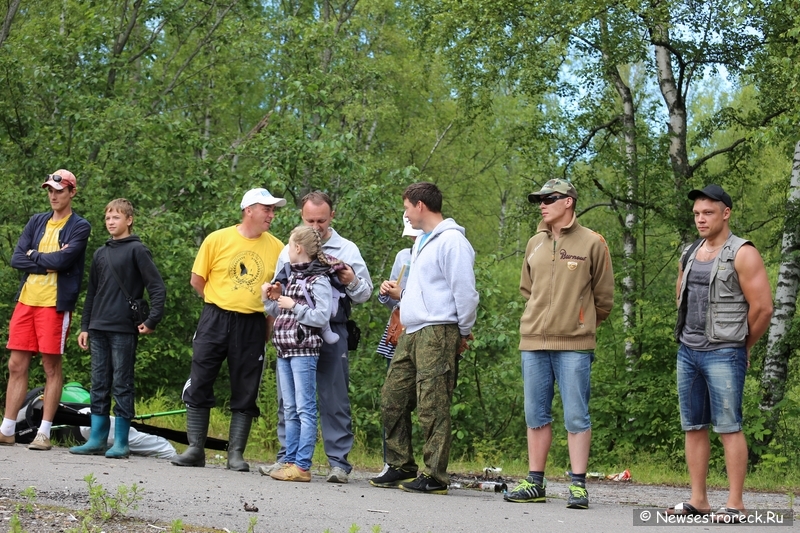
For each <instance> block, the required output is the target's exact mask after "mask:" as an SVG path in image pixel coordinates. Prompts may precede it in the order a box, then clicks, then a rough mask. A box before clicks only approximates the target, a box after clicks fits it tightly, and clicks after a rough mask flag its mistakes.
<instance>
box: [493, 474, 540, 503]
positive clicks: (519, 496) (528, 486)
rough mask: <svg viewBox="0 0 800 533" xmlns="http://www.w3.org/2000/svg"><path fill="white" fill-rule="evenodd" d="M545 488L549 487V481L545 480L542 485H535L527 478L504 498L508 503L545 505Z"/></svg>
mask: <svg viewBox="0 0 800 533" xmlns="http://www.w3.org/2000/svg"><path fill="white" fill-rule="evenodd" d="M545 487H547V480H546V479H545V480H543V481H542V484H541V485H538V484H536V483H533V482H532V481H531V480H530V478H525V479H523V480H522V481H520V482H519V485H517V486H516V487H514V488H513V489H511V492H509V493H508V494H506V495H505V496H503V499H504V500H505V501H507V502H515V503H544V502H546V501H547V500H546V498H545V491H546V489H545Z"/></svg>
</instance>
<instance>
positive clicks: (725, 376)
mask: <svg viewBox="0 0 800 533" xmlns="http://www.w3.org/2000/svg"><path fill="white" fill-rule="evenodd" d="M746 372H747V350H746V349H745V348H744V347H741V348H722V349H720V350H712V351H705V352H701V351H697V350H692V349H691V348H688V347H686V346H685V345H683V344H681V345H680V348H678V399H679V400H680V405H681V428H682V429H683V430H684V431H694V430H698V429H704V428H707V427H708V426H710V425H712V424H713V426H714V431H716V432H717V433H736V432H737V431H741V429H742V398H743V394H744V376H745V373H746Z"/></svg>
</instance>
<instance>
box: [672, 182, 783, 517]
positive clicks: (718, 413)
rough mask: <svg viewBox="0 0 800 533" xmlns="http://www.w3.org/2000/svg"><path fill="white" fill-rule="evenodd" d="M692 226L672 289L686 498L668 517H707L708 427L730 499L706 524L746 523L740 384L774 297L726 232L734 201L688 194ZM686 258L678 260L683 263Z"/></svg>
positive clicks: (749, 251) (716, 189)
mask: <svg viewBox="0 0 800 533" xmlns="http://www.w3.org/2000/svg"><path fill="white" fill-rule="evenodd" d="M689 199H690V200H694V208H693V212H694V222H695V226H697V231H698V233H699V234H700V237H701V239H700V240H698V241H696V242H695V244H693V245H692V246H690V247H688V248H687V250H686V251H685V252H684V254H683V255H682V257H681V262H680V266H679V275H678V282H677V298H678V323H677V326H676V328H675V338H676V340H677V341H678V343H679V345H680V348H679V349H678V398H679V399H680V412H681V427H682V428H683V431H684V432H685V433H686V440H685V449H686V464H687V466H688V467H689V479H690V482H691V485H692V496H691V498H690V499H689V500H688V501H686V502H681V503H679V504H677V505H676V506H675V507H672V508H670V509H669V510H668V511H667V513H668V514H685V515H694V514H708V513H709V512H711V504H710V503H709V501H708V494H707V491H706V476H707V474H708V462H709V456H710V453H711V452H710V446H711V445H710V442H709V436H708V428H709V426H713V428H714V431H716V432H717V433H718V434H719V436H720V440H721V441H722V446H723V448H724V449H725V468H726V470H727V473H728V483H729V490H728V500H727V502H726V503H725V505H724V506H723V507H721V508H720V509H719V510H717V511H714V513H713V516H712V519H717V520H720V521H725V522H735V521H737V520H741V519H742V518H744V514H743V511H744V502H743V501H742V491H743V488H744V478H745V474H746V472H747V442H746V441H745V438H744V433H742V396H743V389H744V378H745V372H746V371H747V368H748V367H749V366H750V348H751V347H752V346H753V345H754V344H755V343H756V342H757V341H758V339H759V338H761V336H762V335H763V334H764V333H765V332H766V331H767V328H768V327H769V321H770V317H771V316H772V296H771V294H772V293H771V290H770V286H769V280H768V279H767V271H766V269H765V268H764V262H763V261H762V259H761V255H760V254H759V253H758V250H756V248H755V246H753V243H751V242H750V241H747V240H745V239H742V238H740V237H737V236H736V235H734V234H733V233H731V230H730V228H729V225H728V220H729V219H730V216H731V208H732V207H733V201H732V200H731V197H730V196H729V195H728V193H726V192H725V191H724V190H723V189H722V187H720V186H719V185H713V184H712V185H708V186H707V187H706V188H705V189H702V190H693V191H691V192H690V193H689ZM687 255H688V257H684V256H687Z"/></svg>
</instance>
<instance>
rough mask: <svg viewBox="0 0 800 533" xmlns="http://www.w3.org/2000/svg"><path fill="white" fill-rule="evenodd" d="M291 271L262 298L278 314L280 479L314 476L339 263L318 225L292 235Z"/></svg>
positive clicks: (275, 332) (298, 229)
mask: <svg viewBox="0 0 800 533" xmlns="http://www.w3.org/2000/svg"><path fill="white" fill-rule="evenodd" d="M288 252H289V261H290V263H291V273H290V275H289V279H288V281H287V283H286V286H282V285H281V283H280V282H275V283H272V284H270V283H265V284H264V285H263V286H262V287H261V299H262V300H263V302H264V309H265V310H266V312H267V313H269V315H271V316H274V317H276V318H275V324H274V326H273V334H272V343H273V344H274V345H275V348H276V349H277V351H278V361H277V372H276V374H277V376H276V377H277V381H278V386H279V387H280V390H281V395H282V397H283V410H284V417H285V419H286V456H285V458H284V461H283V462H284V463H285V464H286V466H285V467H284V468H282V469H280V470H277V471H275V472H272V473H271V474H270V477H272V478H273V479H277V480H279V481H301V482H308V481H311V472H310V468H311V459H312V456H313V455H314V446H315V444H316V437H317V361H318V360H319V354H320V348H321V347H322V343H323V339H322V329H323V328H324V327H326V326H327V325H328V321H329V320H330V318H331V305H332V304H331V294H332V292H331V284H330V280H329V278H328V276H329V275H330V274H331V273H332V272H333V271H334V270H335V266H336V265H337V264H339V262H338V261H337V260H335V259H333V258H331V257H328V256H326V255H325V254H324V253H323V252H322V240H321V237H320V234H319V232H318V231H317V230H315V229H314V228H311V227H306V226H298V227H296V228H295V229H294V230H292V233H291V236H290V237H289V245H288Z"/></svg>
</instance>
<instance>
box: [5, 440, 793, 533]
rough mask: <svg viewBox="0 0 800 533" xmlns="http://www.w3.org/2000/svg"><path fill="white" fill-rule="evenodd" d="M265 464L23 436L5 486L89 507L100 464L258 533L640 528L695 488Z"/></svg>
mask: <svg viewBox="0 0 800 533" xmlns="http://www.w3.org/2000/svg"><path fill="white" fill-rule="evenodd" d="M257 466H258V465H253V464H251V470H252V471H251V472H247V473H244V472H231V471H228V470H226V469H225V468H224V464H221V465H208V466H206V467H205V468H185V467H176V466H173V465H171V464H170V463H169V462H168V461H165V460H159V459H154V458H144V457H131V458H130V459H127V460H112V459H106V458H104V457H84V456H76V455H71V454H70V453H68V452H67V450H66V449H65V448H54V449H53V450H51V451H49V452H36V451H30V450H27V449H26V448H25V447H24V446H21V445H17V446H14V447H0V488H2V489H4V491H3V492H5V493H6V494H14V493H16V494H18V493H19V492H21V491H22V490H24V489H25V488H27V487H30V486H33V487H35V489H36V492H37V499H36V501H37V502H40V503H53V504H56V505H62V506H65V507H71V508H74V509H81V508H85V507H86V506H87V503H88V491H87V484H86V482H85V481H84V477H85V476H86V475H87V474H90V473H93V474H94V476H95V477H96V478H97V481H98V483H100V484H102V485H103V486H104V487H105V488H106V489H107V490H108V491H110V492H112V493H113V492H116V489H117V487H119V486H120V485H127V486H130V485H131V484H133V483H136V484H138V485H139V486H140V487H141V488H142V489H143V490H144V493H143V494H144V500H143V501H142V502H141V503H140V506H139V509H138V511H134V512H132V513H130V514H133V515H136V516H138V517H141V518H144V519H149V520H160V521H163V522H167V523H170V522H172V521H174V520H176V519H180V520H182V521H183V522H184V523H185V524H192V525H198V526H206V527H213V528H218V529H227V530H228V531H231V532H233V531H237V532H239V533H244V532H245V531H247V530H248V527H249V526H250V519H251V517H256V518H257V524H256V527H255V531H256V532H257V533H262V532H273V531H290V532H292V533H300V532H314V533H322V532H325V531H330V532H331V533H338V532H342V533H345V532H350V531H352V529H351V528H352V526H353V525H356V526H358V528H360V529H359V531H361V532H363V533H367V532H376V531H380V532H381V533H394V532H419V533H426V532H431V533H440V532H476V533H479V532H480V533H497V532H506V531H513V532H527V531H542V532H551V531H564V532H586V531H603V532H605V531H609V532H614V533H620V532H626V531H631V532H642V531H646V530H649V529H650V528H649V527H643V526H636V525H634V523H635V518H634V517H635V516H638V515H640V514H641V512H642V511H643V510H644V508H647V507H659V508H665V507H668V506H670V505H674V504H675V503H677V502H678V501H681V500H682V499H686V498H688V495H689V493H688V489H686V488H673V487H659V486H646V485H638V484H636V483H614V482H605V481H604V482H594V483H591V482H590V483H589V485H588V487H587V488H588V490H589V497H590V499H591V507H590V509H588V510H571V509H566V507H565V505H566V494H567V485H566V483H564V482H561V483H559V482H551V483H550V484H549V485H548V487H547V494H548V501H547V503H545V504H513V503H507V502H504V501H503V498H502V495H501V494H495V493H489V492H481V491H479V490H474V489H451V490H450V493H449V494H448V495H446V496H440V495H423V494H410V493H406V492H403V491H400V490H394V489H378V488H375V487H372V486H370V485H369V482H368V478H369V477H370V476H372V475H374V474H373V473H370V472H356V473H354V475H353V476H352V477H351V481H350V483H348V484H342V485H339V484H331V483H326V482H325V478H324V476H323V474H324V473H325V472H322V471H318V472H316V471H315V472H314V477H313V479H312V481H311V483H287V482H279V481H275V480H272V479H270V478H269V477H265V476H261V475H260V474H259V473H258V472H257ZM634 478H635V473H634ZM725 496H726V495H725V492H722V491H713V492H712V493H711V494H710V498H711V501H712V505H715V506H721V505H723V504H724V503H725ZM745 502H746V504H747V505H748V507H749V508H751V509H762V510H767V509H788V508H789V507H790V497H789V495H786V494H771V493H748V494H747V495H746V497H745ZM245 503H247V504H250V505H255V506H256V507H258V512H256V513H253V512H246V511H245V510H244V504H245ZM796 516H797V515H796ZM375 526H379V527H380V529H379V530H378V529H377V528H375ZM726 527H727V528H730V527H735V528H736V530H737V531H760V530H762V528H761V527H760V526H747V525H738V526H724V525H711V526H709V525H705V526H693V527H692V528H691V529H692V530H702V531H707V530H711V531H716V530H723V529H725V528H726ZM796 527H797V526H794V527H792V528H784V527H780V528H778V529H777V530H776V529H771V530H769V531H775V532H776V533H778V532H779V531H786V530H794V529H795V528H796ZM153 531H157V530H156V529H154V530H153Z"/></svg>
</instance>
